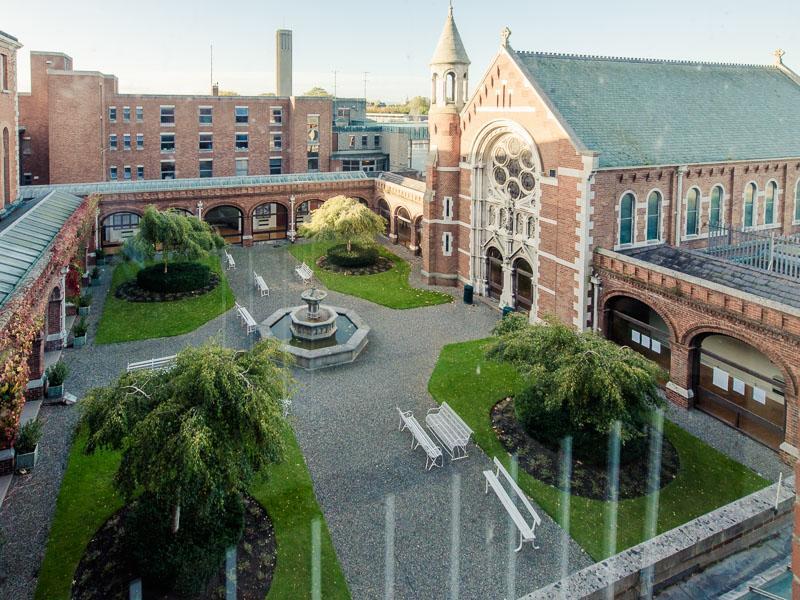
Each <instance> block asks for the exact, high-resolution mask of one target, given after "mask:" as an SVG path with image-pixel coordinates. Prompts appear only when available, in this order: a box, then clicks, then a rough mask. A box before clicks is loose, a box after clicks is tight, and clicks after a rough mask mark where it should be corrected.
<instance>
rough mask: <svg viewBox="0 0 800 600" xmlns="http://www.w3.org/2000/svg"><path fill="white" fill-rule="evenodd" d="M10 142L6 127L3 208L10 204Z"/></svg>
mask: <svg viewBox="0 0 800 600" xmlns="http://www.w3.org/2000/svg"><path fill="white" fill-rule="evenodd" d="M12 200H13V198H12V197H11V141H10V139H9V135H8V127H6V128H5V129H3V206H7V205H8V204H10V203H11V201H12Z"/></svg>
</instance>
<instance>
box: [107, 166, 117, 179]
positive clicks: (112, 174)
mask: <svg viewBox="0 0 800 600" xmlns="http://www.w3.org/2000/svg"><path fill="white" fill-rule="evenodd" d="M108 178H109V179H110V180H111V181H116V180H117V167H109V168H108Z"/></svg>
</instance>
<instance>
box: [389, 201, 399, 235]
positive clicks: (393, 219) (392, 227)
mask: <svg viewBox="0 0 800 600" xmlns="http://www.w3.org/2000/svg"><path fill="white" fill-rule="evenodd" d="M390 208H391V207H390ZM389 241H390V242H392V243H393V244H396V243H397V215H395V214H393V213H390V214H389Z"/></svg>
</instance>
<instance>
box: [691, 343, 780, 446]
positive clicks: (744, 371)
mask: <svg viewBox="0 0 800 600" xmlns="http://www.w3.org/2000/svg"><path fill="white" fill-rule="evenodd" d="M691 346H692V347H693V348H694V365H693V371H692V373H693V379H694V387H695V397H696V403H695V406H696V407H697V408H698V409H699V410H702V411H703V412H706V413H708V414H710V415H712V416H714V417H716V418H717V419H719V420H721V421H723V422H725V423H727V424H728V425H730V426H732V427H735V428H736V429H738V430H740V431H742V432H743V433H745V434H746V435H748V436H750V437H752V438H754V439H756V440H758V441H759V442H761V443H762V444H765V445H767V446H769V447H770V448H773V449H777V448H778V447H779V446H780V445H781V443H782V442H783V440H784V436H785V433H784V432H785V427H786V399H785V392H786V384H785V382H784V379H783V374H782V372H781V370H780V369H779V368H778V367H777V366H776V365H775V364H774V363H773V362H772V361H770V360H769V358H767V356H765V355H764V354H763V353H762V352H760V351H759V350H757V349H756V348H754V347H753V346H751V345H750V344H748V343H746V342H743V341H741V340H739V339H736V338H734V337H731V336H728V335H723V334H716V333H705V334H701V335H699V336H697V337H695V338H694V340H693V341H692V344H691Z"/></svg>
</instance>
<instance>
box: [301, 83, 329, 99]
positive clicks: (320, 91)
mask: <svg viewBox="0 0 800 600" xmlns="http://www.w3.org/2000/svg"><path fill="white" fill-rule="evenodd" d="M303 95H304V96H314V97H319V98H323V97H325V98H326V97H328V96H330V94H329V93H328V90H326V89H325V88H322V87H319V86H318V85H315V86H314V87H312V88H311V89H310V90H308V91H307V92H306V93H305V94H303Z"/></svg>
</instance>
